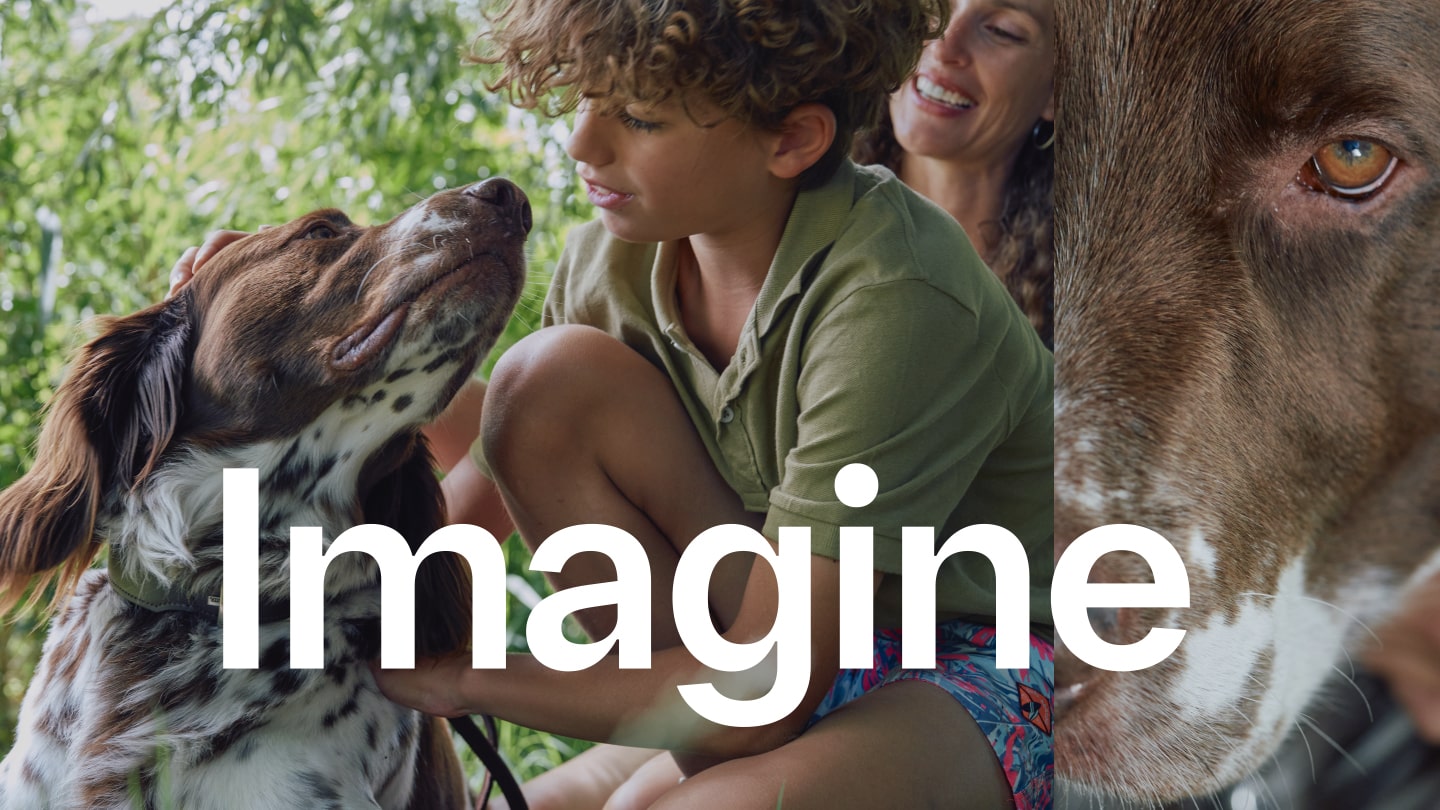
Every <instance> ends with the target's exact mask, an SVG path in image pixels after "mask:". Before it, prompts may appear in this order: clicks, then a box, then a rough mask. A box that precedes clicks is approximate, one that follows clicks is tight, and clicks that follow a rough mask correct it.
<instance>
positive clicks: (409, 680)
mask: <svg viewBox="0 0 1440 810" xmlns="http://www.w3.org/2000/svg"><path fill="white" fill-rule="evenodd" d="M370 671H371V672H373V673H374V674H375V685H376V686H378V687H380V692H381V694H383V695H385V697H387V698H390V699H391V700H393V701H395V702H396V703H399V704H400V705H402V706H409V707H410V708H412V709H419V710H420V711H422V712H424V713H426V714H433V715H435V716H437V717H460V716H462V715H466V714H473V713H474V712H473V711H472V710H471V709H470V707H468V706H466V705H465V699H464V694H463V690H462V688H461V686H462V683H463V681H464V679H465V678H467V677H470V676H471V675H472V674H474V673H473V670H471V668H470V653H469V651H461V652H458V653H451V654H449V655H445V656H440V657H438V658H421V659H419V660H417V661H416V662H415V668H414V669H381V668H380V662H379V661H371V662H370Z"/></svg>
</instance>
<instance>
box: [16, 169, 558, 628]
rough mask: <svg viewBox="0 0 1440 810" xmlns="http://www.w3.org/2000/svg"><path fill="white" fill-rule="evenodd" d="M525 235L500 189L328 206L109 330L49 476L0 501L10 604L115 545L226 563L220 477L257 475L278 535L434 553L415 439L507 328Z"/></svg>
mask: <svg viewBox="0 0 1440 810" xmlns="http://www.w3.org/2000/svg"><path fill="white" fill-rule="evenodd" d="M530 225H531V220H530V209H529V203H528V202H527V201H526V199H525V195H524V194H523V193H522V192H521V191H520V190H519V189H518V188H516V187H515V186H514V185H513V184H511V183H509V182H508V181H505V180H490V181H487V182H484V183H480V184H477V185H474V186H470V187H468V188H464V189H456V190H452V191H447V192H442V193H440V194H437V195H435V196H434V197H431V198H430V199H428V200H426V201H424V202H422V203H420V204H418V205H416V206H415V207H414V208H412V209H410V210H409V211H407V212H406V213H404V214H403V215H401V216H399V217H397V218H396V219H394V220H392V221H390V222H388V223H385V224H383V225H377V226H374V227H361V226H357V225H354V224H353V223H351V222H350V220H349V219H348V218H347V217H346V216H345V215H344V214H342V213H340V212H339V211H334V210H327V211H317V212H315V213H312V214H309V215H307V216H304V217H301V218H299V219H297V220H295V221H294V222H291V223H288V224H286V225H283V226H279V227H276V228H270V229H267V230H264V231H261V232H260V233H256V234H253V235H251V236H249V237H246V238H244V239H242V240H241V241H239V242H237V243H235V244H233V245H231V246H229V247H227V248H225V249H224V250H223V251H221V252H220V253H219V254H218V255H217V256H216V257H215V258H214V259H213V260H212V261H210V262H209V263H208V264H207V265H206V266H205V267H204V269H203V270H202V272H201V273H199V274H198V276H197V277H196V278H195V280H194V281H193V282H192V283H191V284H190V285H188V286H187V287H186V288H184V289H183V290H182V291H181V292H180V293H179V294H178V295H176V296H175V297H174V298H172V299H170V300H168V301H166V302H164V303H161V304H157V305H156V306H153V307H151V308H149V309H146V310H143V311H141V312H138V313H135V314H133V315H130V316H127V317H123V318H118V319H115V320H112V321H110V322H109V323H108V324H106V325H105V326H104V328H103V331H102V334H100V336H99V337H97V338H95V339H94V340H93V341H91V342H90V343H89V344H88V345H87V346H85V347H84V349H83V350H82V351H81V352H80V355H79V357H78V359H77V360H76V362H75V364H74V367H73V368H72V370H71V372H70V374H69V376H68V378H67V379H66V381H65V382H64V383H63V384H62V386H61V387H60V389H59V390H58V391H57V393H56V396H55V399H54V401H53V402H52V403H51V405H50V407H49V411H48V414H47V419H46V423H45V426H44V429H43V431H42V435H41V439H40V444H39V449H38V450H39V451H38V453H37V458H36V463H35V465H34V467H33V468H32V469H31V470H30V471H29V472H28V473H27V474H26V475H25V476H24V477H23V478H21V479H20V480H19V481H18V482H17V483H16V484H15V485H14V486H12V487H11V488H10V489H8V490H6V491H5V492H4V493H3V494H0V592H3V593H4V594H5V598H6V600H7V601H8V602H9V603H13V602H14V601H15V600H16V599H18V598H19V596H20V594H21V593H23V591H24V588H25V586H26V584H27V583H28V582H29V580H30V578H31V577H33V576H35V575H37V574H43V573H45V572H53V573H56V574H58V575H59V576H60V578H61V579H62V580H70V581H73V578H74V577H75V576H78V573H79V572H80V571H81V570H83V569H84V568H85V567H86V566H87V565H88V563H89V561H90V559H91V558H92V557H93V555H94V553H95V551H96V550H97V549H98V544H99V541H101V540H105V539H108V540H111V541H112V542H116V543H127V544H133V545H134V546H135V551H136V552H138V557H139V558H140V563H139V564H141V565H144V566H146V567H147V568H149V569H151V570H153V571H154V572H155V573H157V574H159V575H162V576H170V575H173V574H174V569H175V568H176V567H177V566H179V567H181V568H185V567H188V568H191V569H193V568H194V567H195V566H196V563H197V559H198V558H199V557H200V556H201V554H200V553H201V551H202V548H201V546H206V547H208V548H210V550H211V551H218V549H217V548H215V547H214V544H215V541H217V540H218V532H219V528H220V524H219V522H218V521H219V520H220V518H221V515H220V511H219V508H218V507H219V493H220V489H219V486H220V470H221V468H222V467H258V468H259V469H260V471H261V472H260V474H261V479H262V484H261V488H262V492H261V508H262V515H261V530H262V534H277V535H284V536H288V530H289V525H322V526H325V527H326V528H327V529H329V530H333V531H339V530H343V529H344V528H348V525H336V524H337V523H360V522H373V523H383V524H386V525H390V526H392V527H394V528H396V529H397V530H399V531H401V532H402V533H403V534H405V535H406V537H407V539H409V540H410V541H411V542H412V543H417V544H418V543H419V542H421V541H423V540H424V539H425V537H426V535H428V533H429V531H431V530H433V529H434V528H437V527H438V526H439V525H440V523H441V519H442V516H441V501H440V498H439V490H438V484H437V483H436V481H435V477H434V474H433V472H432V471H431V470H430V466H429V456H428V453H427V452H426V451H425V448H424V445H423V442H422V441H421V440H420V439H419V436H418V429H419V427H420V426H421V425H423V424H424V423H425V422H427V421H429V420H430V419H432V418H433V417H434V416H435V415H437V414H438V413H439V412H440V411H441V410H442V409H443V408H444V406H445V405H446V404H447V403H448V401H449V400H450V398H451V397H452V396H453V395H454V393H455V391H456V390H458V388H459V386H460V385H461V384H462V383H463V382H464V380H465V379H466V377H467V376H468V375H469V374H470V373H471V372H472V370H473V368H474V366H475V363H476V361H477V360H478V359H479V357H480V356H481V355H482V354H483V353H484V352H485V351H487V350H488V349H489V347H490V345H491V344H492V343H493V342H494V340H495V338H496V336H497V335H498V334H499V332H500V330H501V329H502V328H503V327H504V324H505V322H506V320H507V318H508V317H509V314H510V311H511V309H512V308H513V306H514V304H515V302H516V300H517V299H518V297H519V293H520V290H521V288H522V286H523V281H524V267H525V260H524V252H523V245H524V240H525V236H526V234H527V233H528V231H529V229H530ZM286 521H296V523H295V524H289V523H287V524H286V525H278V524H279V523H281V522H286ZM351 556H354V555H351ZM215 562H218V559H216V560H215ZM427 567H429V566H428V564H427ZM263 587H264V586H263V584H262V588H263ZM279 587H283V582H282V583H281V584H280V585H279ZM422 587H423V586H422ZM62 590H63V588H62ZM464 592H465V594H466V598H465V599H464V600H462V601H464V602H465V603H466V604H468V588H467V589H466V590H465V591H464Z"/></svg>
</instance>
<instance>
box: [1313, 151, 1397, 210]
mask: <svg viewBox="0 0 1440 810" xmlns="http://www.w3.org/2000/svg"><path fill="white" fill-rule="evenodd" d="M1398 163H1399V160H1398V159H1396V157H1395V155H1394V154H1392V153H1391V152H1390V150H1389V149H1387V148H1386V147H1385V146H1384V145H1383V144H1379V143H1376V142H1374V141H1362V140H1343V141H1335V142H1334V143H1330V144H1326V145H1325V147H1324V148H1322V149H1320V151H1318V152H1316V153H1315V154H1314V155H1312V156H1311V157H1310V162H1309V163H1307V164H1306V165H1305V170H1304V171H1303V172H1301V178H1300V179H1301V180H1302V181H1303V182H1304V183H1305V184H1306V185H1307V186H1309V187H1310V188H1313V189H1315V190H1316V191H1323V192H1325V193H1327V194H1331V195H1334V196H1336V197H1340V198H1342V199H1346V200H1363V199H1365V198H1367V197H1369V196H1370V195H1372V194H1374V193H1375V192H1377V191H1379V190H1380V189H1381V188H1382V187H1383V186H1384V185H1385V182H1386V181H1387V180H1389V179H1390V176H1391V175H1392V174H1394V172H1395V166H1396V164H1398Z"/></svg>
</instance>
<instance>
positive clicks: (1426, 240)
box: [1056, 0, 1440, 802]
mask: <svg viewBox="0 0 1440 810" xmlns="http://www.w3.org/2000/svg"><path fill="white" fill-rule="evenodd" d="M1059 14H1060V19H1059V21H1058V22H1057V25H1058V26H1059V27H1061V28H1063V30H1065V32H1066V35H1065V36H1064V37H1063V38H1062V43H1061V48H1060V54H1059V60H1060V61H1059V65H1058V76H1059V77H1060V86H1059V87H1058V88H1057V99H1058V101H1059V117H1058V121H1059V126H1058V130H1059V133H1060V141H1059V143H1058V144H1057V152H1056V154H1057V161H1058V167H1057V183H1056V219H1057V226H1058V227H1057V240H1056V246H1057V253H1058V258H1057V267H1059V268H1060V271H1059V272H1058V273H1057V276H1058V279H1057V293H1056V302H1057V313H1058V317H1057V324H1058V328H1057V333H1056V335H1057V340H1056V359H1057V367H1056V381H1057V392H1056V396H1057V402H1056V417H1057V421H1056V494H1057V507H1058V510H1057V513H1056V514H1057V525H1056V537H1057V553H1063V551H1064V549H1065V548H1066V547H1067V546H1068V544H1069V543H1070V542H1071V541H1072V540H1073V539H1074V538H1075V537H1076V536H1078V535H1079V534H1080V533H1082V532H1084V531H1086V530H1087V529H1090V528H1092V527H1095V526H1100V525H1103V524H1110V523H1134V524H1140V525H1144V526H1148V527H1150V528H1153V529H1155V530H1157V531H1159V532H1160V533H1161V534H1162V535H1164V536H1165V537H1166V538H1167V539H1168V540H1170V541H1171V543H1173V544H1174V545H1175V546H1176V548H1177V549H1178V550H1179V552H1180V553H1181V555H1182V557H1183V558H1184V560H1185V564H1186V569H1187V571H1188V574H1189V578H1190V583H1191V607H1190V608H1188V609H1179V610H1159V609H1120V610H1096V611H1093V612H1092V619H1093V620H1094V625H1095V626H1096V628H1097V632H1099V633H1100V634H1101V635H1102V637H1104V638H1107V639H1108V640H1110V641H1113V642H1115V643H1131V642H1134V641H1137V640H1138V639H1139V638H1140V637H1142V636H1143V635H1144V634H1145V633H1146V632H1148V630H1149V629H1150V628H1151V627H1178V628H1183V629H1185V630H1187V636H1186V639H1185V641H1184V642H1183V643H1182V644H1181V646H1180V648H1179V650H1178V651H1177V652H1176V653H1174V654H1173V655H1172V656H1170V657H1169V658H1168V659H1167V660H1165V661H1163V662H1161V663H1160V664H1158V665H1156V666H1154V667H1152V668H1150V669H1147V670H1143V671H1139V672H1134V673H1110V672H1101V671H1096V670H1094V669H1092V668H1090V667H1088V666H1086V665H1085V664H1083V663H1082V662H1080V661H1079V660H1077V659H1076V658H1075V657H1074V656H1073V655H1069V654H1066V653H1064V652H1062V653H1061V654H1060V656H1059V658H1058V659H1057V678H1058V680H1059V684H1058V691H1057V708H1058V710H1059V711H1060V719H1059V725H1058V726H1057V729H1058V736H1057V738H1056V758H1057V762H1058V763H1059V766H1060V775H1061V777H1062V779H1064V780H1067V782H1068V785H1069V787H1071V788H1076V789H1080V790H1082V791H1083V790H1084V789H1086V788H1088V789H1091V790H1093V791H1095V792H1097V793H1100V794H1104V795H1112V796H1113V795H1119V796H1125V797H1130V798H1132V799H1137V800H1140V801H1143V802H1152V801H1154V800H1157V799H1164V798H1173V797H1180V796H1186V795H1190V794H1195V793H1202V792H1205V791H1206V790H1208V789H1211V788H1214V787H1217V786H1222V785H1225V784H1227V783H1230V782H1233V781H1235V780H1236V779H1238V778H1240V777H1241V776H1243V775H1244V774H1246V773H1247V772H1249V771H1250V770H1251V769H1253V768H1255V767H1257V766H1259V765H1260V764H1262V763H1263V762H1264V761H1265V760H1266V759H1267V758H1268V757H1269V756H1270V754H1271V753H1272V752H1273V751H1274V750H1275V748H1276V746H1277V745H1278V743H1279V742H1280V740H1281V738H1283V737H1284V736H1285V735H1287V734H1288V733H1290V732H1292V731H1294V730H1295V729H1296V728H1297V724H1299V723H1303V722H1304V718H1303V716H1302V710H1303V709H1304V707H1305V706H1306V704H1307V703H1308V702H1309V701H1310V700H1311V699H1312V698H1314V697H1315V696H1316V695H1317V693H1318V692H1320V691H1321V688H1322V684H1323V682H1324V681H1326V679H1327V677H1329V676H1332V675H1335V673H1336V669H1335V667H1334V665H1335V664H1336V663H1337V661H1339V662H1342V666H1343V658H1342V655H1343V650H1344V648H1345V647H1346V646H1347V645H1350V644H1353V643H1355V642H1357V641H1362V640H1363V637H1364V636H1365V630H1364V625H1363V624H1362V623H1361V622H1362V621H1373V620H1375V619H1376V618H1378V617H1379V616H1381V615H1383V613H1384V610H1385V609H1386V608H1387V607H1389V606H1391V605H1392V604H1393V601H1394V594H1395V590H1396V589H1397V588H1399V587H1401V586H1403V585H1404V583H1405V582H1406V581H1407V578H1409V577H1411V576H1413V575H1414V573H1415V572H1416V571H1417V569H1419V568H1423V567H1424V565H1425V560H1426V559H1427V557H1429V556H1430V555H1431V553H1432V552H1433V551H1434V549H1435V547H1436V545H1437V542H1436V538H1437V537H1440V526H1437V522H1440V510H1437V506H1440V473H1437V470H1440V365H1437V362H1436V358H1437V357H1440V83H1437V82H1436V80H1435V77H1436V76H1440V40H1437V39H1436V36H1435V32H1436V31H1437V30H1440V5H1437V4H1435V3H1433V2H1429V1H1428V0H1342V1H1340V2H1327V3H1315V2H1308V0H1233V2H1223V3H1216V2H1212V0H1173V1H1172V2H1163V3H1152V2H1144V1H1143V0H1081V1H1080V2H1075V3H1069V4H1065V5H1064V6H1063V7H1061V8H1060V9H1059ZM1148 576H1149V571H1148V568H1146V567H1145V566H1144V565H1143V563H1137V559H1135V558H1126V557H1124V556H1123V555H1107V556H1106V557H1104V558H1102V559H1101V560H1100V562H1099V564H1098V565H1097V567H1096V569H1095V571H1094V573H1093V575H1092V580H1094V581H1109V582H1132V581H1146V580H1147V578H1148Z"/></svg>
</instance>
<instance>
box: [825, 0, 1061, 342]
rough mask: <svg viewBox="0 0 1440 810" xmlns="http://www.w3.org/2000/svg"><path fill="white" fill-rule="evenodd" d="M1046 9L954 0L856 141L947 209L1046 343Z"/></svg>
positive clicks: (1049, 272)
mask: <svg viewBox="0 0 1440 810" xmlns="http://www.w3.org/2000/svg"><path fill="white" fill-rule="evenodd" d="M1054 16H1055V15H1054V5H1053V3H1052V2H1051V0H1004V2H1001V0H957V2H956V3H955V4H954V6H953V12H952V14H951V16H950V22H949V24H948V25H947V26H946V28H945V33H944V35H943V36H942V37H941V38H940V39H936V40H932V41H931V42H930V43H929V44H928V45H927V46H926V47H925V52H924V54H923V55H922V56H921V59H920V65H919V67H918V68H916V70H915V75H914V76H912V77H911V78H910V81H908V82H906V83H905V85H904V86H903V87H901V89H900V90H899V91H898V92H896V93H895V94H894V95H893V96H891V99H890V105H889V108H888V109H887V110H886V113H885V115H884V117H883V119H882V120H881V122H880V124H879V125H878V126H877V127H876V128H875V129H873V130H870V131H869V132H867V133H865V134H863V135H862V136H861V137H860V138H858V139H857V142H856V145H855V150H854V156H855V160H856V162H857V163H878V164H881V165H884V166H886V167H888V168H889V169H890V170H891V171H893V172H895V174H897V175H898V176H899V177H900V179H901V180H903V181H904V182H905V184H906V185H908V186H910V187H911V188H913V189H915V190H916V191H918V192H920V193H921V194H923V195H925V196H926V197H928V198H929V199H930V200H931V201H932V202H934V203H936V204H937V205H939V206H940V207H941V208H944V209H945V210H946V211H948V212H950V215H951V216H952V217H954V218H955V220H956V221H957V222H959V223H960V225H961V226H962V227H963V228H964V229H965V233H966V234H967V235H968V236H969V237H970V241H971V242H972V243H974V245H975V248H976V250H977V251H979V253H980V256H981V258H983V259H984V260H985V262H986V263H987V264H989V265H990V267H991V269H992V270H994V271H995V274H996V275H997V276H999V277H1000V278H1001V279H1002V280H1003V281H1004V282H1005V286H1006V287H1007V288H1008V289H1009V290H1010V294H1011V295H1012V296H1013V297H1014V298H1015V301H1016V303H1018V304H1019V305H1020V308H1021V309H1022V310H1023V311H1024V312H1025V314H1026V315H1027V316H1028V317H1029V319H1030V322H1031V323H1032V324H1034V325H1035V328H1036V329H1037V330H1038V331H1039V332H1040V335H1041V337H1042V338H1043V339H1044V340H1045V343H1046V345H1047V346H1050V345H1052V341H1053V338H1052V333H1053V321H1054V303H1053V295H1052V289H1053V283H1052V279H1053V272H1054V246H1053V231H1054V214H1053V211H1054V202H1053V197H1052V186H1053V179H1054V172H1055V160H1054V152H1053V151H1052V150H1051V147H1052V146H1053V144H1054V141H1055V125H1054V118H1055V109H1054V95H1053V87H1054V64H1055V27H1054Z"/></svg>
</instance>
